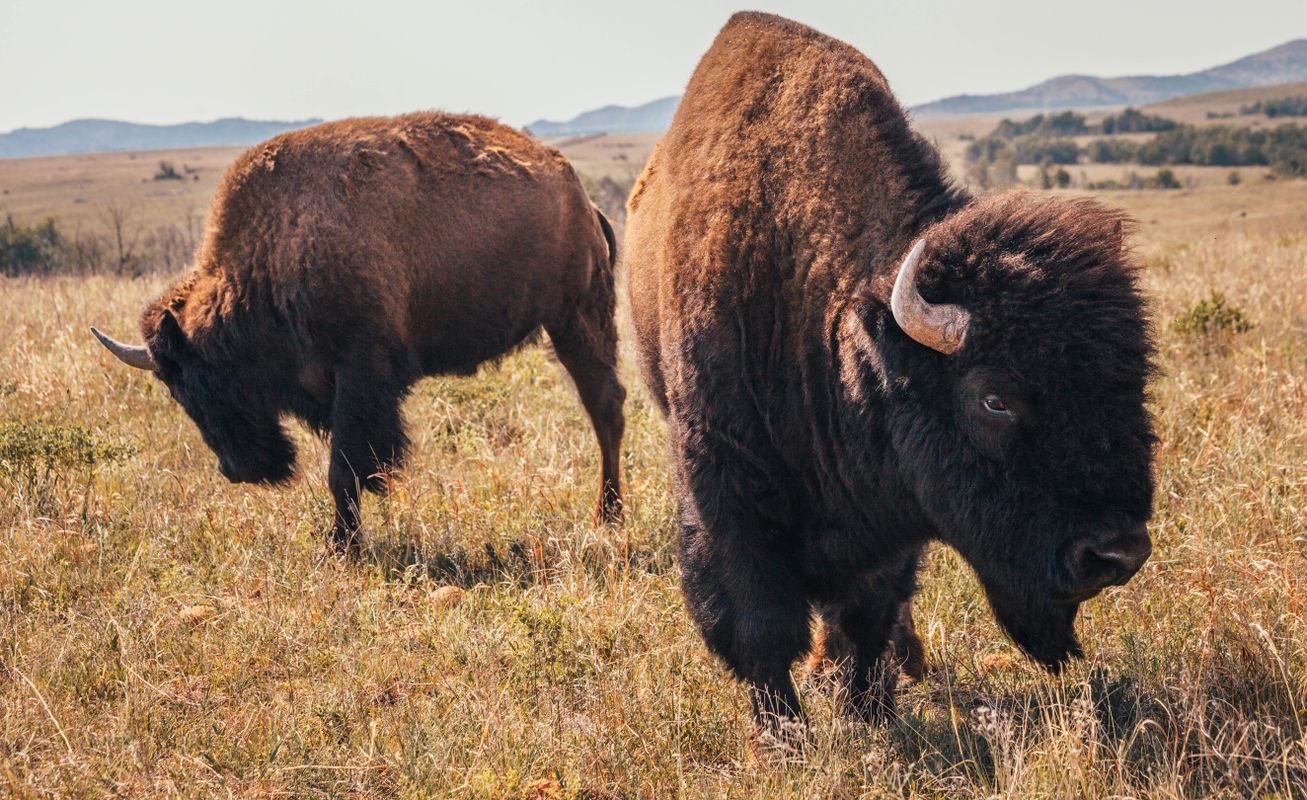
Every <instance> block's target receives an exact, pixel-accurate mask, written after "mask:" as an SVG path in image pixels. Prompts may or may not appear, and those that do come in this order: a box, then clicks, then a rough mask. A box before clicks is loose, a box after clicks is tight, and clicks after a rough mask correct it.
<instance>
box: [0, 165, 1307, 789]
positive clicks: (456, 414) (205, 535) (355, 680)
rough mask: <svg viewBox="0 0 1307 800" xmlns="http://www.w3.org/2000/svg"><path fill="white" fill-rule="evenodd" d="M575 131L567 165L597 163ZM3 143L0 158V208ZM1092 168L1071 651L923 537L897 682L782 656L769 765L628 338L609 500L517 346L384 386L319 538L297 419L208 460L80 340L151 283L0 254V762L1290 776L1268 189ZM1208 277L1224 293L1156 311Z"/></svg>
mask: <svg viewBox="0 0 1307 800" xmlns="http://www.w3.org/2000/svg"><path fill="white" fill-rule="evenodd" d="M579 144H584V145H587V146H588V147H589V148H590V151H591V155H590V156H588V157H589V158H590V159H591V161H590V162H588V163H587V162H586V160H585V159H584V158H578V163H579V164H581V166H582V169H585V170H590V171H591V174H595V172H596V171H598V170H599V167H598V166H596V165H607V168H609V169H618V168H619V167H620V166H621V165H622V163H623V162H622V161H621V160H616V161H614V159H613V155H614V153H609V152H608V150H606V149H603V148H600V147H599V145H601V144H603V142H595V141H591V142H588V143H579ZM573 146H577V145H573ZM611 149H613V150H614V151H616V152H628V151H633V150H635V149H636V148H634V147H632V148H611ZM205 157H206V158H209V157H212V158H213V159H215V162H213V163H216V161H217V160H221V159H223V158H229V157H230V156H229V155H226V156H224V155H222V154H221V153H213V154H211V156H210V155H206V156H205ZM97 158H106V159H109V160H111V161H113V162H114V163H118V160H119V158H120V157H117V156H115V157H112V158H111V157H97ZM121 158H122V159H126V157H125V156H123V157H121ZM628 158H631V159H633V158H634V156H633V155H632V156H628ZM157 160H158V158H157V157H155V156H153V155H150V156H147V155H138V157H137V158H136V159H135V160H134V162H142V166H144V167H145V169H144V172H149V171H150V169H152V167H153V166H154V164H155V162H156V161H157ZM172 160H174V162H176V163H177V164H178V167H179V168H180V166H181V163H182V162H184V161H185V162H186V163H192V160H191V159H190V158H189V157H181V156H177V155H174V157H173V158H172ZM51 161H53V160H51ZM129 163H132V160H129ZM193 163H200V159H199V157H198V156H197V157H196V158H195V159H194V160H193ZM210 163H211V162H209V161H205V162H204V165H205V171H203V172H201V173H200V174H201V176H202V179H201V180H200V181H198V182H191V183H188V184H187V188H188V189H194V191H193V192H192V193H191V194H190V195H189V196H188V197H187V198H185V202H182V199H181V198H172V199H175V200H177V201H178V202H179V203H181V205H179V206H178V208H181V209H182V213H187V211H186V207H188V206H189V203H190V202H191V201H198V202H199V205H200V206H201V207H203V205H205V204H206V202H205V201H203V199H202V198H203V195H204V187H206V186H209V187H211V185H212V184H211V183H206V181H208V180H210V177H211V175H212V174H214V173H210V172H209V171H208V165H209V164H210ZM15 165H17V166H15ZM56 166H57V165H56ZM43 167H44V168H46V169H49V168H50V167H51V165H50V164H45V165H41V164H38V163H35V162H31V163H22V162H6V163H0V186H3V187H9V188H10V189H11V191H12V194H11V195H10V196H7V197H3V198H0V201H3V202H0V210H3V208H4V207H5V204H6V203H8V202H9V201H10V200H11V199H12V200H14V202H15V203H17V201H18V200H19V199H20V198H28V197H29V195H32V194H35V193H39V192H40V191H41V188H40V187H41V185H42V182H41V181H39V180H33V181H32V182H29V183H23V182H22V181H19V180H17V179H16V178H15V175H16V174H18V172H21V170H25V169H40V168H43ZM124 169H125V168H124ZM56 172H57V171H56ZM129 172H130V175H131V178H130V179H129V178H127V177H126V176H127V175H128V173H129ZM123 175H124V177H123V181H124V183H123V185H124V186H125V185H127V183H130V184H131V186H133V187H143V188H142V189H141V191H145V190H149V189H153V188H156V187H155V186H154V185H149V184H141V183H140V179H141V178H142V177H148V175H143V174H142V175H139V176H138V175H137V173H136V172H135V171H131V170H127V171H124V173H123ZM69 180H74V178H72V177H70V178H69ZM94 182H95V181H94V180H92V181H91V183H94ZM169 183H180V182H169ZM192 184H195V185H194V186H192ZM70 185H71V184H70ZM177 188H179V189H180V188H181V187H177ZM83 191H84V189H80V188H79V189H76V190H69V191H63V190H61V191H60V192H58V193H52V194H50V195H48V196H47V200H46V201H45V202H44V204H42V203H37V202H35V201H33V202H32V204H31V205H30V206H26V207H22V206H17V205H16V206H15V207H14V210H15V211H16V212H18V211H21V212H22V213H25V214H26V213H31V214H45V213H56V212H60V213H62V209H64V208H65V207H66V206H68V205H69V204H70V203H71V200H70V199H69V198H72V197H77V196H82V195H81V194H78V193H79V192H83ZM167 199H168V198H153V199H151V198H148V197H142V198H141V202H142V203H145V204H147V206H149V207H151V208H152V207H153V206H152V205H151V204H152V203H153V201H155V200H157V201H159V202H160V203H162V202H164V200H167ZM1103 199H1104V200H1105V201H1106V202H1109V203H1113V204H1117V205H1120V206H1122V207H1124V208H1126V209H1127V210H1128V211H1129V212H1130V213H1131V214H1132V215H1133V216H1134V217H1135V218H1136V219H1138V220H1139V222H1140V226H1139V230H1138V233H1137V235H1136V236H1135V239H1134V241H1135V246H1136V248H1137V250H1138V253H1139V257H1140V258H1141V259H1142V260H1143V262H1144V263H1146V265H1147V285H1148V288H1149V290H1150V292H1151V294H1152V297H1153V298H1154V304H1153V310H1154V314H1155V321H1156V326H1157V330H1158V335H1159V339H1160V343H1161V366H1162V368H1163V372H1162V374H1161V376H1160V377H1159V378H1158V379H1157V381H1156V383H1155V385H1154V386H1153V389H1152V405H1153V408H1154V411H1155V413H1156V415H1157V422H1158V432H1159V434H1160V437H1161V441H1162V445H1161V447H1160V450H1159V452H1158V457H1157V465H1156V468H1157V473H1158V476H1159V491H1158V494H1157V508H1156V516H1155V521H1154V523H1153V526H1152V531H1153V536H1154V541H1155V546H1156V547H1155V553H1154V556H1153V558H1152V560H1151V561H1150V562H1149V563H1148V564H1147V565H1146V566H1145V567H1144V569H1143V570H1142V572H1141V573H1140V574H1139V575H1138V576H1137V577H1136V578H1135V579H1134V580H1133V581H1132V582H1131V583H1130V584H1129V585H1127V586H1125V587H1121V588H1116V589H1112V590H1109V591H1108V592H1106V593H1105V594H1104V595H1102V596H1101V597H1100V598H1098V599H1096V600H1094V601H1091V602H1090V603H1088V604H1086V606H1085V608H1084V611H1083V614H1082V618H1081V622H1080V629H1081V632H1082V635H1083V640H1084V644H1085V650H1086V652H1087V653H1088V658H1087V660H1085V661H1084V662H1081V663H1078V664H1076V665H1074V666H1073V667H1072V668H1070V669H1069V670H1068V671H1067V672H1066V673H1065V674H1064V675H1062V676H1060V677H1051V676H1049V675H1047V674H1045V673H1043V672H1041V671H1040V670H1039V669H1037V668H1035V667H1033V666H1032V665H1030V664H1029V663H1028V662H1026V661H1025V660H1024V659H1023V658H1022V657H1021V656H1020V655H1019V654H1018V653H1017V651H1016V650H1015V648H1014V647H1013V646H1012V645H1011V644H1009V643H1008V642H1006V641H1005V640H1004V639H1003V638H1002V636H1001V634H1000V633H999V631H998V629H997V628H996V626H995V625H994V623H993V622H992V620H991V619H990V616H989V612H988V610H987V608H986V606H985V602H984V599H983V596H982V593H981V592H980V590H979V587H978V585H977V583H976V581H975V579H974V578H973V576H972V575H971V573H970V571H969V569H968V568H967V567H966V566H965V565H964V564H963V563H962V562H961V561H960V560H959V559H958V558H957V557H955V556H954V555H953V554H952V553H951V552H949V551H948V550H946V549H944V548H942V547H937V548H935V549H934V550H933V551H932V553H931V556H930V558H929V561H928V564H927V565H926V568H925V570H924V573H923V587H922V591H921V594H920V596H919V601H918V603H917V606H916V614H917V625H918V630H919V631H920V632H921V633H922V635H923V638H924V639H925V641H926V644H927V647H928V657H929V662H930V669H929V674H928V676H927V679H926V680H925V681H924V682H923V683H922V684H920V685H917V686H913V687H905V688H904V689H903V694H902V702H901V706H902V709H901V711H902V713H901V716H900V718H899V719H898V720H897V721H896V722H895V723H894V724H892V725H890V726H888V727H886V728H871V727H866V726H863V725H854V724H851V723H848V722H846V721H844V720H842V719H840V718H838V717H835V716H833V715H832V708H831V704H830V702H829V699H828V698H826V697H825V695H823V694H822V692H821V691H820V687H819V686H812V687H809V688H808V689H807V690H805V701H806V702H807V704H808V707H809V709H810V710H811V712H812V714H813V725H812V731H811V736H812V740H811V746H810V747H809V748H808V751H807V753H806V757H805V758H804V759H803V760H802V761H796V762H794V763H756V762H755V761H752V760H751V759H750V758H749V756H748V755H747V743H746V732H747V728H748V719H747V705H748V704H747V701H746V698H745V694H744V691H743V690H742V689H741V688H740V687H739V686H738V685H737V684H735V683H734V682H732V681H731V680H730V679H729V677H728V676H727V675H726V674H725V672H724V671H723V669H722V668H721V667H720V666H719V665H718V664H717V663H715V662H714V661H713V660H712V659H711V658H710V657H709V655H708V653H707V651H706V650H705V648H704V647H703V645H702V644H701V643H700V641H699V639H698V637H697V635H696V634H695V632H694V631H693V630H692V629H691V626H690V623H689V621H688V619H687V618H686V615H685V613H684V610H683V608H682V604H681V599H680V596H679V590H678V587H677V572H676V564H675V556H674V554H675V544H674V530H673V513H672V502H671V497H670V493H669V486H668V465H667V459H666V453H665V445H664V430H663V423H662V422H661V420H660V419H659V418H658V416H657V414H656V413H655V411H654V409H653V408H652V406H651V404H650V402H649V400H648V397H647V395H646V394H645V392H644V390H643V387H641V386H640V383H639V380H638V378H637V376H636V374H635V370H634V366H633V360H632V358H631V352H630V342H629V337H628V338H627V340H626V341H625V342H624V343H623V347H624V353H623V357H624V362H623V367H624V380H625V382H626V385H627V386H628V388H629V389H630V390H631V392H630V399H629V400H628V403H627V407H626V410H627V419H628V424H627V438H626V441H625V443H624V447H623V449H624V466H625V471H626V477H627V480H628V495H627V500H628V504H629V515H628V520H627V522H626V524H625V526H624V527H622V528H621V529H614V530H606V529H595V528H593V527H592V525H591V523H590V512H591V507H592V502H593V493H594V489H595V483H596V480H597V478H596V475H597V469H598V465H597V461H598V458H597V455H598V454H597V447H596V445H595V444H594V442H593V438H592V434H591V431H590V428H589V424H588V422H587V420H586V418H585V415H584V414H583V412H582V411H581V410H580V408H579V406H578V404H577V403H576V402H575V399H574V397H573V390H572V388H571V386H570V384H569V383H568V380H567V378H566V375H565V374H564V373H563V371H562V370H561V369H560V368H559V367H558V366H557V365H556V364H555V363H553V362H552V361H551V360H550V358H549V355H548V353H547V349H546V348H542V347H535V348H531V349H527V350H524V351H522V352H520V353H518V354H516V355H514V356H512V357H510V358H508V359H506V360H505V361H504V362H502V363H501V364H499V365H498V366H496V367H494V368H489V369H485V370H483V371H482V372H481V373H480V374H478V375H476V376H474V377H471V378H462V379H431V380H427V381H424V382H423V383H421V384H419V386H418V387H417V388H416V390H415V391H414V393H413V395H412V396H411V398H410V399H409V401H408V403H407V405H406V407H405V413H406V417H407V420H408V424H409V429H410V432H411V434H412V436H413V438H414V442H415V447H414V452H413V459H412V461H411V463H410V464H409V467H408V469H407V470H406V472H405V473H404V475H403V477H402V479H401V480H400V482H399V483H398V484H397V488H396V491H395V493H394V494H393V495H392V496H391V497H389V498H388V499H386V500H384V501H381V500H375V499H370V500H369V501H368V505H367V506H366V508H365V517H366V524H367V528H366V533H365V535H366V545H365V548H364V552H363V556H362V558H361V559H360V561H359V562H358V563H343V562H340V561H336V560H330V559H328V560H324V559H323V558H321V555H322V542H321V539H320V532H321V528H322V527H323V526H324V524H325V522H326V521H327V519H328V517H329V514H330V499H329V497H328V495H327V492H326V489H325V476H324V473H325V453H324V447H323V445H322V444H321V442H319V441H317V440H315V439H314V438H312V437H311V436H309V435H308V434H305V433H303V432H300V433H299V434H298V436H297V439H298V442H299V444H300V449H301V460H300V468H301V474H300V475H299V476H298V477H297V478H296V479H295V480H294V481H293V482H292V484H291V485H290V486H289V487H287V488H285V489H282V490H268V489H258V488H249V487H243V486H233V485H229V484H227V483H226V482H225V481H224V480H223V479H222V478H221V477H220V476H219V474H218V470H217V469H216V463H215V459H214V457H213V456H212V455H211V453H210V452H209V451H208V449H207V448H206V447H205V446H204V444H203V443H202V442H201V441H200V437H199V435H198V433H197V432H196V430H195V428H194V426H193V425H192V424H191V423H190V421H189V420H188V419H187V418H186V417H185V416H184V414H183V413H182V411H181V410H180V409H179V408H178V407H177V405H176V404H175V403H174V402H173V401H172V400H171V399H170V398H169V396H168V393H167V392H166V391H163V390H162V387H161V386H160V385H158V384H157V383H155V382H154V381H153V380H152V379H150V378H148V377H147V376H144V375H141V374H139V373H134V372H132V371H130V370H127V369H124V368H122V367H121V366H120V365H118V364H116V363H114V362H113V361H112V358H111V357H110V356H109V355H108V354H107V353H105V352H104V351H103V350H102V349H101V348H100V347H99V346H98V345H96V344H95V342H94V341H93V340H92V339H91V338H90V336H89V335H88V334H87V332H86V328H87V326H88V325H89V324H92V323H94V324H96V325H99V326H101V327H103V328H104V329H106V330H108V331H110V332H113V333H116V334H123V335H124V336H129V335H130V334H131V333H132V332H133V331H134V330H135V325H136V317H137V314H138V312H139V310H140V308H141V307H142V305H143V304H144V303H145V302H146V301H147V300H148V299H150V298H151V297H152V296H153V295H154V294H155V293H157V292H159V291H160V290H161V289H162V287H163V286H164V285H165V283H166V281H167V277H166V276H162V275H153V274H151V275H146V276H145V277H142V278H137V279H131V278H117V277H107V276H93V277H81V278H45V279H34V278H21V279H0V675H2V676H3V678H2V679H0V794H7V795H10V796H15V797H81V796H84V797H99V796H110V795H112V796H120V797H144V796H151V797H153V796H176V797H194V796H238V797H306V796H307V797H316V796H322V797H390V796H396V795H398V796H406V797H454V798H531V800H546V799H548V798H609V797H613V798H617V797H648V798H664V797H673V796H687V797H731V798H777V797H812V798H828V797H833V798H861V797H868V798H870V797H886V796H891V797H900V796H903V797H906V796H925V797H965V798H973V797H974V798H988V797H993V796H1000V797H1013V798H1031V797H1034V798H1041V797H1044V798H1066V797H1084V798H1100V797H1158V798H1180V797H1229V798H1242V797H1280V798H1288V797H1303V796H1307V731H1305V726H1307V182H1304V181H1277V182H1263V181H1247V182H1245V183H1243V184H1241V185H1239V186H1224V185H1217V184H1211V185H1200V186H1197V187H1195V188H1191V189H1183V190H1176V191H1169V192H1161V191H1137V192H1120V193H1115V194H1111V195H1107V196H1105V197H1104V198H1103ZM24 202H26V200H24ZM168 202H171V200H168ZM143 213H145V214H146V215H147V216H148V215H150V214H154V213H155V212H154V211H147V212H143ZM158 213H159V214H160V217H159V218H161V219H162V218H163V216H162V215H163V214H165V213H166V211H164V210H160V211H158ZM1213 291H1216V292H1219V293H1222V294H1223V296H1224V301H1225V303H1226V306H1225V307H1224V308H1225V311H1226V312H1227V313H1225V314H1222V313H1220V312H1221V311H1222V308H1221V307H1217V306H1216V305H1214V304H1212V303H1208V305H1207V306H1206V307H1205V310H1203V308H1204V307H1199V313H1198V314H1197V315H1195V314H1190V315H1189V316H1188V319H1189V320H1190V322H1191V323H1192V324H1191V325H1190V330H1187V331H1185V330H1181V329H1180V328H1179V327H1175V326H1172V324H1171V323H1172V321H1173V320H1175V319H1177V318H1180V317H1182V316H1183V315H1185V314H1186V312H1189V311H1191V310H1193V309H1194V308H1195V307H1196V306H1198V304H1199V303H1200V301H1203V300H1205V299H1210V298H1211V296H1212V292H1213ZM1231 309H1237V310H1239V311H1241V312H1242V313H1243V314H1244V315H1245V316H1244V317H1243V318H1242V319H1243V321H1244V322H1251V323H1252V327H1251V329H1249V330H1246V331H1244V332H1236V331H1237V330H1238V329H1240V328H1242V327H1244V326H1243V325H1242V324H1239V319H1240V318H1238V317H1236V316H1235V315H1233V314H1232V313H1229V312H1230V311H1231ZM623 313H625V312H624V310H623ZM1204 324H1206V327H1207V330H1206V332H1203V330H1201V329H1202V328H1203V326H1204Z"/></svg>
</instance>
